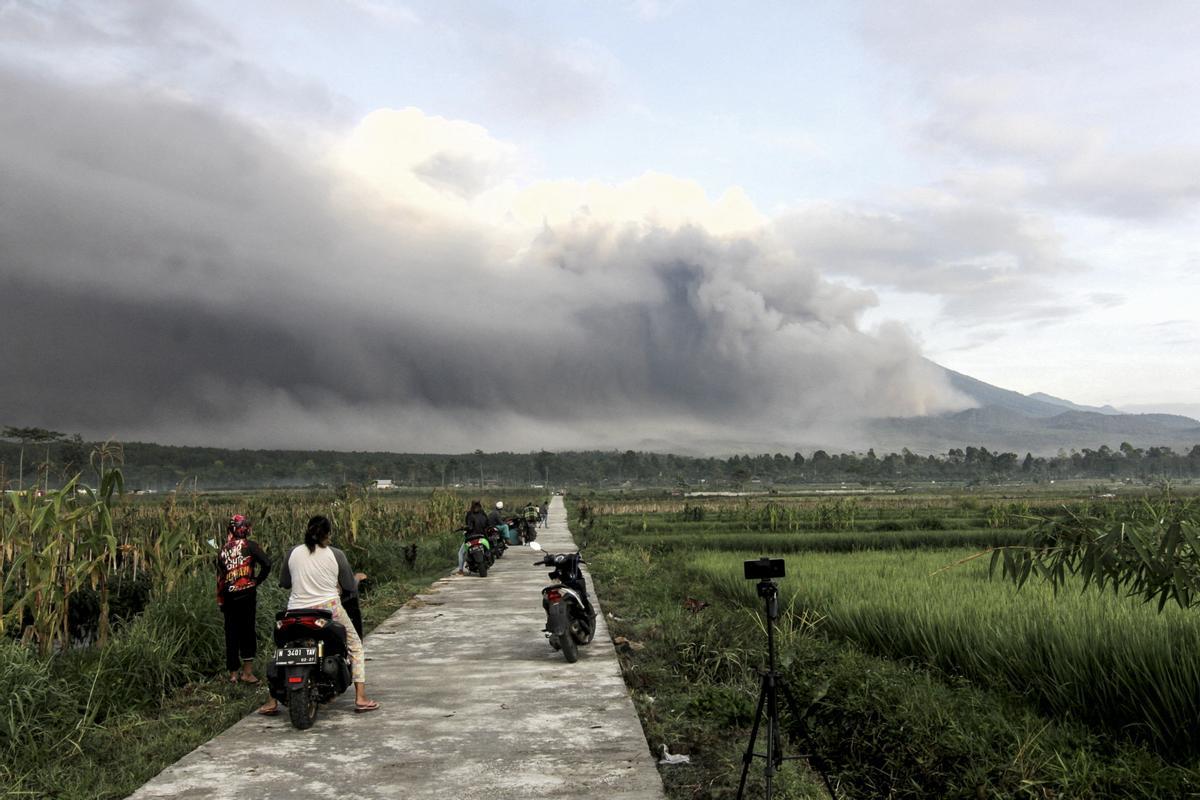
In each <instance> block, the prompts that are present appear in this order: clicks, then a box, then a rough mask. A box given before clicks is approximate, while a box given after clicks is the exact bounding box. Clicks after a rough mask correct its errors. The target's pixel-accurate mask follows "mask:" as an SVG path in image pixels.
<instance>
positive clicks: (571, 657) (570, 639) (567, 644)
mask: <svg viewBox="0 0 1200 800" xmlns="http://www.w3.org/2000/svg"><path fill="white" fill-rule="evenodd" d="M558 644H559V647H561V648H562V654H563V658H565V659H566V660H567V663H568V664H574V663H575V662H576V661H578V660H579V645H577V644H576V643H575V637H574V636H572V635H571V632H570V631H567V632H566V633H564V634H563V635H562V636H560V637H558Z"/></svg>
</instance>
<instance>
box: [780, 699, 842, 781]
mask: <svg viewBox="0 0 1200 800" xmlns="http://www.w3.org/2000/svg"><path fill="white" fill-rule="evenodd" d="M779 686H780V688H782V689H783V696H784V698H786V699H787V704H788V708H789V709H790V710H791V712H792V716H793V717H795V719H796V726H797V727H798V728H800V730H801V732H802V733H803V735H804V737H805V738H806V739H807V738H808V712H809V711H811V710H812V707H813V705H815V703H810V704H809V706H808V708H806V709H804V711H803V712H801V711H800V704H799V703H797V702H796V697H795V695H793V694H792V690H791V688H790V687H789V686H788V685H787V683H785V682H784V680H783V679H782V678H781V679H780V680H779ZM811 744H812V742H809V745H810V747H809V748H808V749H809V751H810V753H813V752H814V750H813V748H812V747H811ZM814 758H816V756H815V755H812V754H810V755H809V756H808V765H809V766H810V767H812V769H813V770H814V771H815V772H816V773H817V774H818V775H820V776H821V782H822V783H824V784H825V791H827V792H829V796H830V797H837V793H836V792H835V791H834V790H833V784H832V783H830V782H829V776H828V775H826V774H825V770H823V769H820V768H819V767H818V766H817V765H816V764H814V763H813V759H814Z"/></svg>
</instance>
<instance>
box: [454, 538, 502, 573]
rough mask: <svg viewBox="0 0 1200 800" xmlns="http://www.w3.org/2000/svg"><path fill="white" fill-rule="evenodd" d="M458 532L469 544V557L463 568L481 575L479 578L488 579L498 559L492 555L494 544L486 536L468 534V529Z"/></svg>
mask: <svg viewBox="0 0 1200 800" xmlns="http://www.w3.org/2000/svg"><path fill="white" fill-rule="evenodd" d="M458 532H459V533H461V534H463V539H464V541H465V542H466V543H467V557H466V560H465V561H464V562H463V566H465V567H466V568H467V570H468V571H470V572H477V573H479V577H481V578H486V577H487V574H488V568H489V567H491V566H492V564H494V563H496V558H495V556H493V555H492V552H493V551H492V543H491V542H490V541H488V537H487V535H486V534H481V533H467V529H466V528H459V529H458Z"/></svg>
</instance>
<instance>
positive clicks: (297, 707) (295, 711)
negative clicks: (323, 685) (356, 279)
mask: <svg viewBox="0 0 1200 800" xmlns="http://www.w3.org/2000/svg"><path fill="white" fill-rule="evenodd" d="M287 707H288V716H289V717H290V718H291V720H292V727H294V728H295V729H296V730H298V731H306V730H308V729H309V728H311V727H312V726H313V723H314V722H316V721H317V710H318V709H319V708H320V705H319V704H318V703H317V687H316V686H314V685H313V679H312V676H311V675H309V676H307V677H306V678H305V679H304V683H302V684H300V685H299V686H297V687H296V688H295V689H292V691H291V693H290V695H289V697H288V704H287Z"/></svg>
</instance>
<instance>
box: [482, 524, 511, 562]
mask: <svg viewBox="0 0 1200 800" xmlns="http://www.w3.org/2000/svg"><path fill="white" fill-rule="evenodd" d="M487 537H488V541H489V542H490V543H491V545H492V556H493V557H495V558H504V551H505V550H507V549H508V542H506V541H504V537H503V536H502V535H500V531H499V530H498V529H496V528H492V527H489V528H488V529H487Z"/></svg>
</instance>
